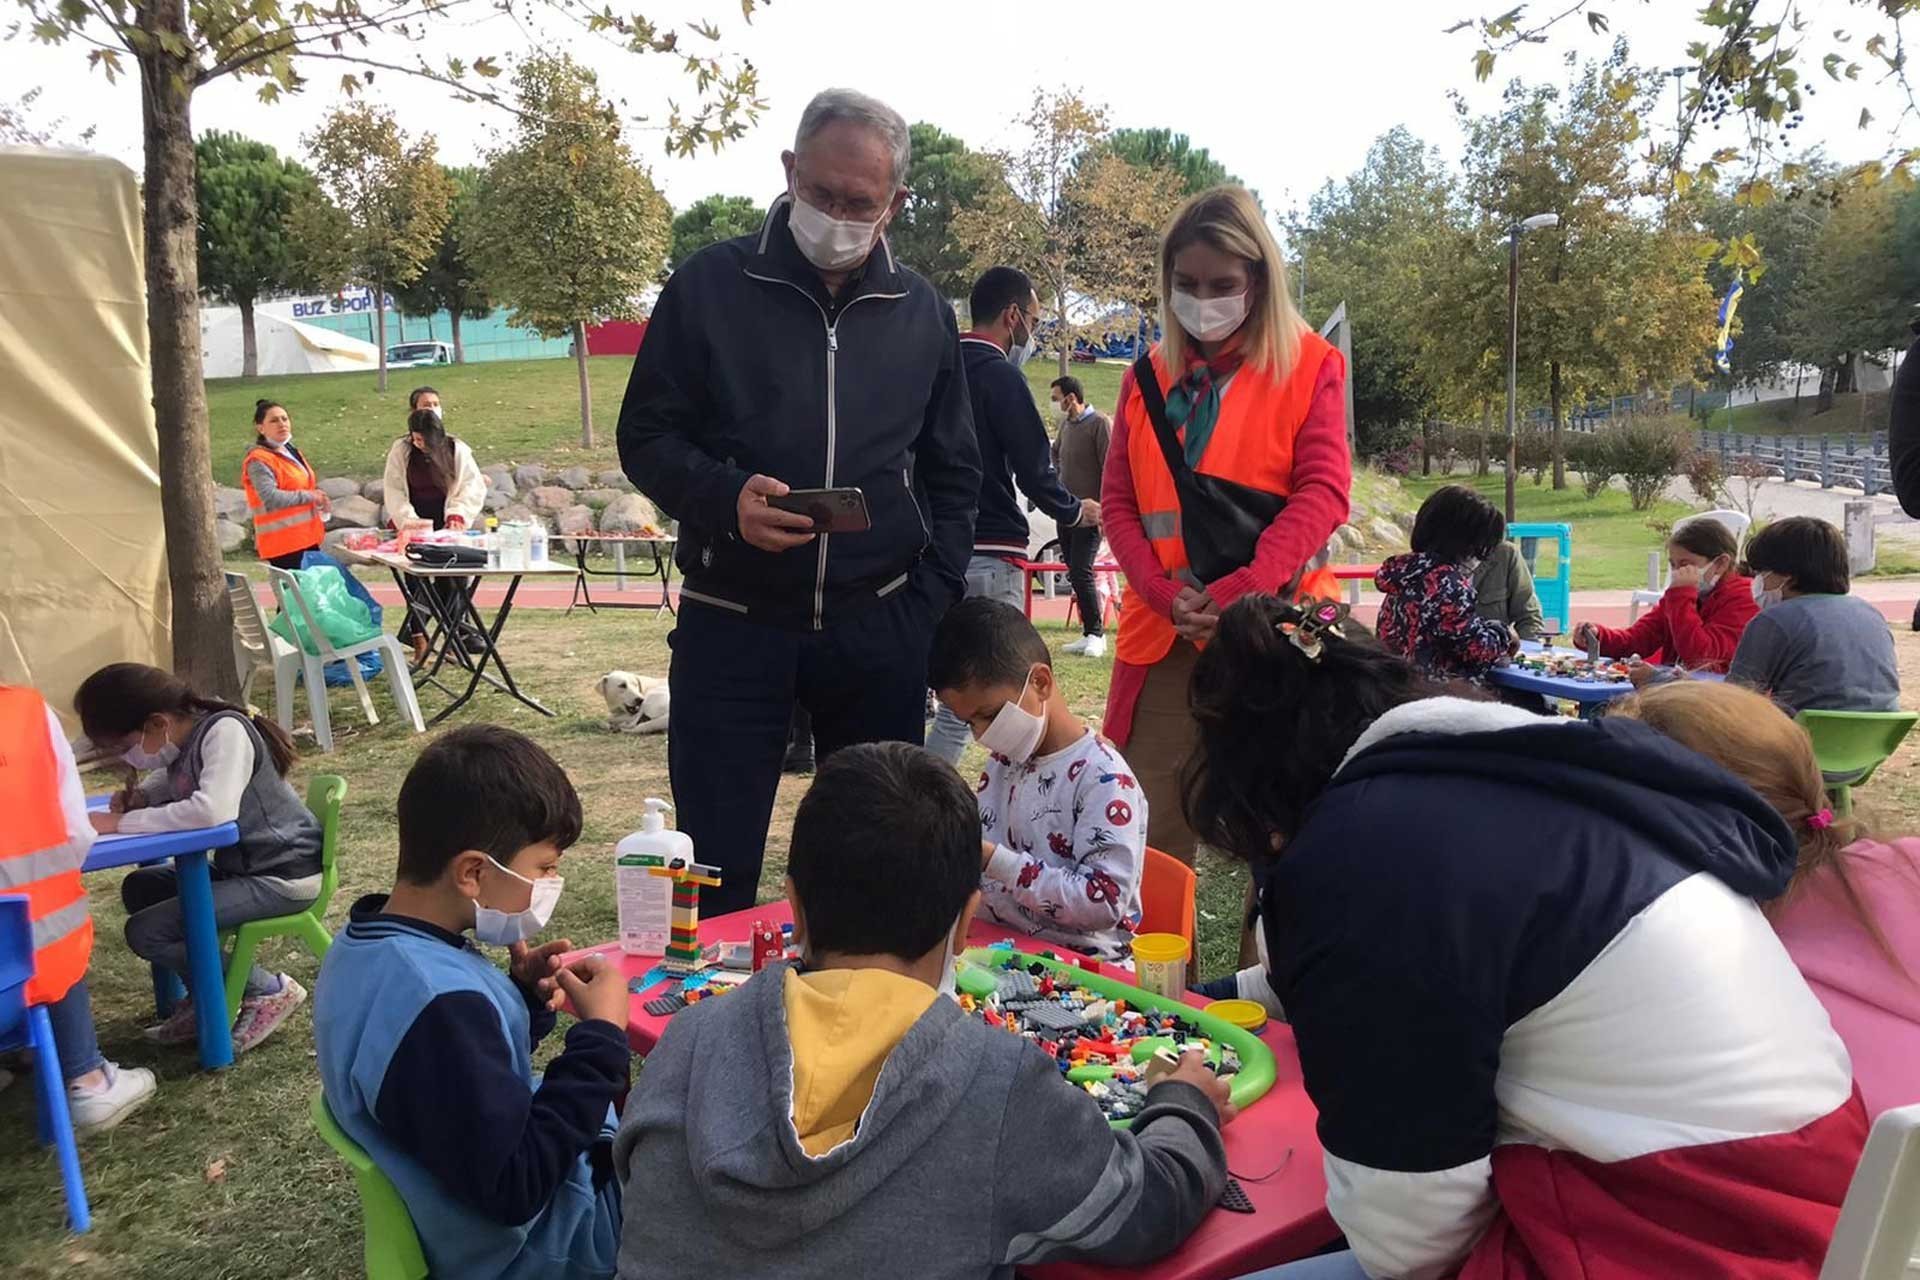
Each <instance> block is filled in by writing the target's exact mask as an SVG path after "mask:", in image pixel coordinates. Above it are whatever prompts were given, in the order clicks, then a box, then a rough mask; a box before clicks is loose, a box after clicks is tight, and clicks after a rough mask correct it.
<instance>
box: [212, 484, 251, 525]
mask: <svg viewBox="0 0 1920 1280" xmlns="http://www.w3.org/2000/svg"><path fill="white" fill-rule="evenodd" d="M213 509H214V511H215V512H217V513H218V514H220V515H223V516H225V517H226V518H227V519H229V520H236V521H237V520H245V519H246V518H247V491H246V490H245V489H229V488H227V487H226V486H225V485H215V486H214V490H213Z"/></svg>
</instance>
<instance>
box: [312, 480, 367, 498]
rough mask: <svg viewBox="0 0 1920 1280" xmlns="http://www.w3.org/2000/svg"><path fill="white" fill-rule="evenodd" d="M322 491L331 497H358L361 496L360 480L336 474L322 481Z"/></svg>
mask: <svg viewBox="0 0 1920 1280" xmlns="http://www.w3.org/2000/svg"><path fill="white" fill-rule="evenodd" d="M320 492H322V493H324V494H326V495H327V496H328V497H329V498H333V499H335V500H338V499H340V498H357V497H359V496H360V482H359V481H358V480H349V479H347V478H346V477H345V476H334V477H332V478H330V479H326V480H322V481H321V482H320Z"/></svg>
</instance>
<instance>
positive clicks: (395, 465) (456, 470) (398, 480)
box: [384, 436, 487, 529]
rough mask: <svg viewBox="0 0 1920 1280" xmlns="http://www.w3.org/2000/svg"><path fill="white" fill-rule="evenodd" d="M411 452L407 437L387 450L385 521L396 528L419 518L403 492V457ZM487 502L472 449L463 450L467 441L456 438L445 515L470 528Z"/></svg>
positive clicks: (410, 443)
mask: <svg viewBox="0 0 1920 1280" xmlns="http://www.w3.org/2000/svg"><path fill="white" fill-rule="evenodd" d="M412 450H413V442H412V440H411V438H410V437H407V436H401V437H400V438H399V439H398V440H395V441H394V442H393V448H391V449H389V450H387V473H386V476H385V478H384V484H385V486H386V499H387V520H388V522H389V523H391V524H392V525H393V527H394V528H396V529H398V528H399V527H400V526H401V525H402V524H405V523H406V522H407V521H409V520H418V519H420V516H419V514H418V513H417V512H415V511H414V509H413V500H412V494H411V493H410V492H409V491H408V489H407V455H408V454H409V453H410V452H412ZM486 501H487V478H486V477H485V476H483V475H481V474H480V464H479V463H477V462H475V461H474V460H473V450H471V449H469V448H467V442H466V441H465V440H461V439H458V438H456V439H455V440H454V442H453V484H452V485H451V486H450V487H449V488H448V490H447V514H448V515H449V516H460V517H462V518H463V519H465V520H466V522H467V527H468V528H472V527H474V525H476V524H477V523H478V522H479V520H480V512H481V510H482V509H483V507H484V506H485V504H486Z"/></svg>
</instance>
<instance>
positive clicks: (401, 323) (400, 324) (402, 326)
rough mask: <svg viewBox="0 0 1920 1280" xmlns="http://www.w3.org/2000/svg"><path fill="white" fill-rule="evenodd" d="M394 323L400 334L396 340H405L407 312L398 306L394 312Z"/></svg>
mask: <svg viewBox="0 0 1920 1280" xmlns="http://www.w3.org/2000/svg"><path fill="white" fill-rule="evenodd" d="M393 324H394V328H395V330H396V331H397V332H398V334H399V336H398V337H396V338H395V339H394V341H395V342H405V341H406V340H407V313H406V312H404V311H401V310H399V309H398V308H396V309H395V310H394V313H393Z"/></svg>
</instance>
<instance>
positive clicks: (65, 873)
mask: <svg viewBox="0 0 1920 1280" xmlns="http://www.w3.org/2000/svg"><path fill="white" fill-rule="evenodd" d="M51 733H52V729H51V727H50V726H49V724H48V722H47V704H46V703H45V702H44V701H42V699H41V697H40V695H39V694H37V693H35V692H34V691H33V690H31V689H15V688H5V687H0V813H5V814H6V815H7V819H6V821H5V822H4V823H0V892H6V893H18V894H23V895H25V897H26V899H27V915H28V918H29V919H30V920H31V921H32V926H33V951H34V956H33V963H34V974H33V978H32V979H31V980H30V981H29V982H28V983H27V1002H28V1003H29V1004H50V1003H52V1002H53V1001H55V1000H58V999H60V998H61V997H62V996H64V995H66V994H67V991H68V990H69V989H70V988H71V987H72V986H73V984H74V983H76V982H78V981H79V980H80V979H81V978H82V977H83V976H85V974H86V972H87V961H88V959H89V958H90V957H91V956H92V954H93V920H92V917H91V916H90V915H89V914H88V911H87V893H86V890H85V889H84V888H83V887H82V886H81V884H80V857H79V851H78V850H77V849H76V848H75V847H74V845H73V842H72V839H71V836H70V833H69V832H68V831H67V817H66V813H65V812H64V811H63V810H62V809H61V807H60V785H61V782H62V778H61V776H60V766H59V761H58V759H57V757H56V756H55V755H54V750H53V739H52V737H51Z"/></svg>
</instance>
